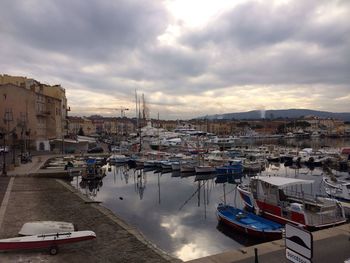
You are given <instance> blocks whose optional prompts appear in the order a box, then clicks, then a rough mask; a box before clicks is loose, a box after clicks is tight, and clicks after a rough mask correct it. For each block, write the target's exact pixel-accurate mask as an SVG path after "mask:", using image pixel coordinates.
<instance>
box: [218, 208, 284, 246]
mask: <svg viewBox="0 0 350 263" xmlns="http://www.w3.org/2000/svg"><path fill="white" fill-rule="evenodd" d="M216 215H217V218H218V220H219V222H222V223H224V224H226V225H228V226H230V227H232V228H233V229H235V230H237V231H239V232H242V233H246V234H247V235H249V236H252V237H257V238H262V239H269V240H273V239H280V238H282V230H283V226H282V225H281V224H278V223H276V222H273V221H271V220H268V219H265V218H262V217H260V216H257V215H255V214H254V213H250V212H246V211H243V210H241V209H238V208H235V207H233V206H229V205H224V204H219V206H218V207H217V211H216Z"/></svg>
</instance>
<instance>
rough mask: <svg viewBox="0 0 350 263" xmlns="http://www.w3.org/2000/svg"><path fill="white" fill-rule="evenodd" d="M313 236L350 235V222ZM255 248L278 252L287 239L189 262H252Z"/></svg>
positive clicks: (261, 250)
mask: <svg viewBox="0 0 350 263" xmlns="http://www.w3.org/2000/svg"><path fill="white" fill-rule="evenodd" d="M312 234H313V238H314V241H319V240H324V239H328V238H332V237H336V236H343V235H344V234H345V235H346V234H347V235H350V224H349V223H348V224H343V225H340V226H335V227H332V228H327V229H323V230H319V231H316V232H313V233H312ZM254 248H257V249H258V251H259V252H258V253H259V256H261V255H264V254H268V253H271V252H276V251H279V250H282V249H283V250H284V248H285V241H284V239H280V240H275V241H271V242H266V243H263V244H259V245H255V246H251V247H246V248H242V249H239V250H232V251H227V252H224V253H220V254H216V255H212V256H208V257H204V258H199V259H194V260H190V261H187V262H191V263H219V262H220V263H232V262H236V261H240V260H244V259H249V258H250V259H251V262H254V256H255V252H254Z"/></svg>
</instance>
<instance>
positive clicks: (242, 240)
mask: <svg viewBox="0 0 350 263" xmlns="http://www.w3.org/2000/svg"><path fill="white" fill-rule="evenodd" d="M216 229H217V230H218V231H220V232H221V233H222V234H224V235H225V236H227V237H229V238H232V239H233V240H235V241H237V242H238V243H239V244H241V245H242V246H245V247H249V246H254V245H257V244H259V243H261V240H259V239H257V238H251V237H249V236H247V235H242V233H239V232H236V231H232V228H231V227H230V226H228V225H226V224H225V223H223V222H221V221H218V224H217V226H216Z"/></svg>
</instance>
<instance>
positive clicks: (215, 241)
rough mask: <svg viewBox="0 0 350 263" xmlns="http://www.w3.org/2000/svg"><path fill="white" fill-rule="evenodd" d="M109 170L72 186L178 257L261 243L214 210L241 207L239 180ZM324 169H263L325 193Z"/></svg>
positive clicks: (308, 190) (310, 190)
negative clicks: (302, 181) (224, 222)
mask: <svg viewBox="0 0 350 263" xmlns="http://www.w3.org/2000/svg"><path fill="white" fill-rule="evenodd" d="M107 171H108V172H107V175H106V176H105V177H104V178H103V179H102V180H90V181H86V180H82V179H81V178H80V177H76V178H74V180H73V181H72V185H73V186H75V187H77V188H78V189H79V190H80V191H81V192H82V193H84V194H86V195H87V196H88V197H90V198H91V199H93V200H95V201H99V202H101V203H102V205H103V206H105V207H107V208H109V209H110V210H111V211H113V212H114V213H115V214H117V215H118V216H119V217H121V218H122V219H123V220H125V221H126V222H128V223H129V224H131V225H133V226H136V227H137V228H138V229H139V230H140V231H141V232H142V233H143V234H144V235H145V236H146V238H147V239H149V240H150V241H151V242H152V243H154V244H155V245H156V246H158V247H159V248H161V249H162V250H164V251H166V252H167V253H169V254H171V255H173V256H175V257H177V258H180V259H182V260H190V259H195V258H200V257H204V256H207V255H213V254H217V253H221V252H224V251H227V250H231V249H238V248H241V247H244V246H249V245H254V244H256V243H259V242H262V241H259V240H254V239H251V238H249V237H247V236H245V235H243V234H240V233H235V232H234V231H232V230H231V229H229V228H227V227H225V226H223V225H218V222H217V219H216V214H215V211H216V207H217V205H218V204H219V203H223V202H226V203H228V204H233V205H234V206H237V207H242V201H241V199H240V197H239V195H238V193H237V192H236V184H233V183H220V182H218V180H217V179H215V178H212V177H213V176H212V175H206V176H201V177H198V176H197V177H196V176H195V175H194V174H180V173H179V172H168V173H166V172H161V171H154V170H153V171H146V170H135V169H131V168H129V167H128V166H109V165H107ZM332 172H333V173H334V174H335V175H336V176H338V177H343V178H346V177H347V176H348V173H344V172H338V171H334V170H333V171H332ZM323 174H324V171H323V170H322V168H314V169H309V168H307V167H286V166H284V164H283V163H282V164H280V163H270V164H268V166H267V168H266V170H265V171H263V172H261V175H271V176H274V175H279V176H287V177H293V178H302V179H310V180H314V183H313V184H312V185H306V186H303V187H304V188H303V191H304V192H305V193H309V194H325V193H324V189H323V185H322V176H323ZM250 176H251V175H250ZM206 178H211V179H208V180H205V179H206ZM196 179H201V180H196ZM248 180H249V176H248V175H243V177H242V181H243V182H247V181H248ZM237 181H238V182H239V180H237Z"/></svg>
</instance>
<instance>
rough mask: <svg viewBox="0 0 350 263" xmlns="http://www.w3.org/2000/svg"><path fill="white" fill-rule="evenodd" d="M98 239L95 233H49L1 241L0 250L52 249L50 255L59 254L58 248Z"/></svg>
mask: <svg viewBox="0 0 350 263" xmlns="http://www.w3.org/2000/svg"><path fill="white" fill-rule="evenodd" d="M94 238H96V234H95V233H94V232H93V231H75V232H66V233H49V234H40V235H33V236H24V237H13V238H6V239H0V250H5V251H6V250H17V249H38V248H50V254H52V255H55V254H57V252H58V246H59V245H63V244H69V243H76V242H80V241H85V240H91V239H94Z"/></svg>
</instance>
